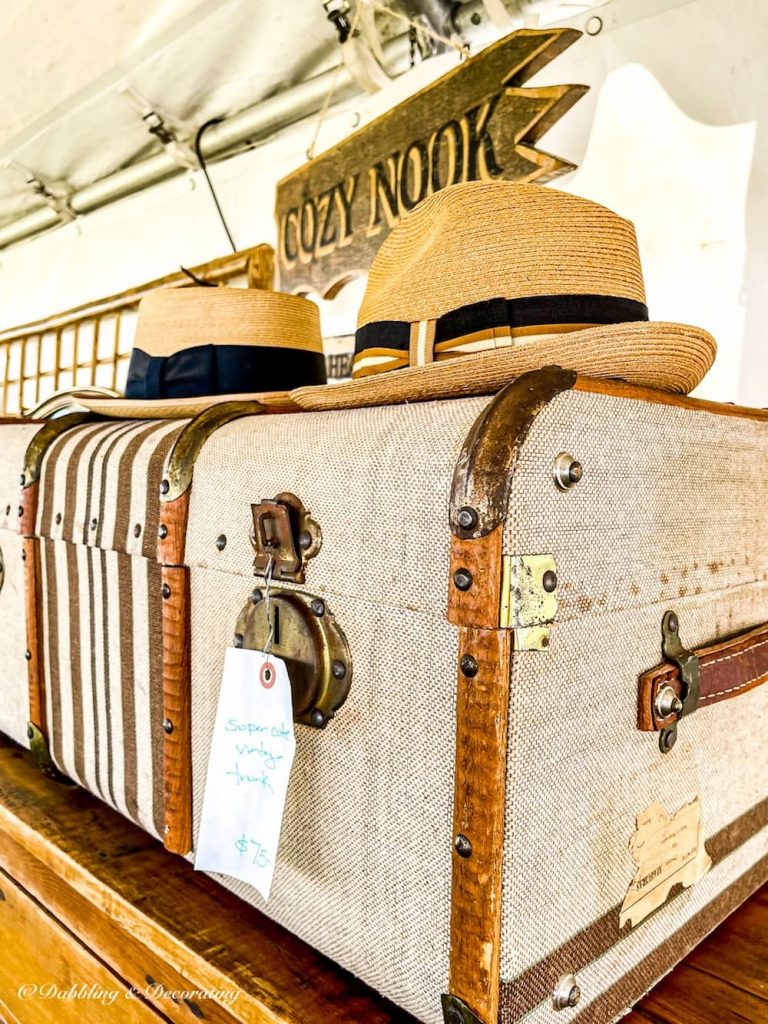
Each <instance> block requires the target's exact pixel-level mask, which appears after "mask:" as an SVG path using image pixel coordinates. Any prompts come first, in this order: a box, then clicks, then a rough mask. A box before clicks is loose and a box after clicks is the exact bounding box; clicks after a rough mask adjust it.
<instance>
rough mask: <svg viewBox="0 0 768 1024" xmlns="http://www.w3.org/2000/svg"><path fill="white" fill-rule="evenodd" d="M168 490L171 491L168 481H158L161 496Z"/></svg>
mask: <svg viewBox="0 0 768 1024" xmlns="http://www.w3.org/2000/svg"><path fill="white" fill-rule="evenodd" d="M170 489H171V483H170V480H161V481H160V493H161V494H167V493H168V491H170Z"/></svg>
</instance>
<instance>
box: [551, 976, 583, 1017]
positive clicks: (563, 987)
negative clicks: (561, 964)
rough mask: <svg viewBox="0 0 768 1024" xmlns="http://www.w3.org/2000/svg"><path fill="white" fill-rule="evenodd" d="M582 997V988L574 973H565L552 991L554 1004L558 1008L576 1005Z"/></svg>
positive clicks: (562, 1008) (563, 1008) (565, 1008)
mask: <svg viewBox="0 0 768 1024" xmlns="http://www.w3.org/2000/svg"><path fill="white" fill-rule="evenodd" d="M580 999H581V989H580V988H579V986H578V983H577V981H576V978H575V977H574V976H573V975H572V974H564V975H563V976H562V978H560V980H559V981H558V983H557V984H556V985H555V991H554V992H553V993H552V1006H553V1007H554V1008H555V1009H556V1010H567V1009H569V1008H570V1007H573V1006H576V1005H577V1004H578V1002H579V1000H580Z"/></svg>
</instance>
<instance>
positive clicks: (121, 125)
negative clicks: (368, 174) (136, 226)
mask: <svg viewBox="0 0 768 1024" xmlns="http://www.w3.org/2000/svg"><path fill="white" fill-rule="evenodd" d="M0 54H2V60H1V61H0V223H3V222H7V221H8V220H11V219H15V218H16V217H19V216H20V215H21V214H23V213H24V212H27V211H28V210H30V209H34V208H35V207H38V206H39V205H40V202H41V200H40V198H39V196H37V195H35V194H34V192H33V191H32V189H31V188H30V187H29V186H28V184H27V182H26V179H25V175H24V173H23V170H22V168H23V169H26V170H27V171H30V172H32V173H33V174H34V175H35V176H36V177H37V178H39V179H41V180H43V181H44V182H46V183H47V184H49V185H51V186H52V187H53V190H54V191H59V190H61V191H64V190H65V189H77V188H81V187H83V186H84V185H87V184H90V183H91V182H93V181H96V180H98V179H100V178H102V177H104V176H105V175H107V174H110V173H112V172H113V171H115V170H117V169H119V168H121V167H124V166H126V165H127V164H130V163H131V162H133V161H134V160H136V159H138V158H141V157H142V156H144V155H146V154H147V153H148V152H151V151H152V150H159V149H160V144H159V143H158V142H157V141H156V140H155V139H154V138H152V137H151V136H150V135H149V133H148V130H147V126H146V125H145V124H144V123H143V121H142V118H141V114H140V113H139V112H138V111H137V110H136V108H135V107H134V106H133V105H132V104H131V103H130V102H129V101H128V99H127V98H126V97H125V96H124V95H122V94H121V92H120V90H121V88H122V87H124V86H126V85H130V86H131V87H133V88H134V89H136V90H137V91H138V92H139V93H140V94H141V95H142V96H144V97H145V98H146V99H147V100H148V101H149V102H150V104H151V105H152V106H153V107H154V108H155V109H156V110H157V111H158V112H159V113H160V114H162V115H163V116H164V117H165V118H166V119H167V120H168V121H169V122H170V123H171V124H174V123H175V124H176V125H177V126H180V128H181V133H182V134H184V133H186V134H187V135H190V134H193V133H194V130H195V129H196V128H197V127H198V126H199V125H201V124H203V123H204V122H205V121H206V120H208V119H209V118H212V117H221V116H229V115H231V114H233V113H236V112H238V111H240V110H243V109H244V108H246V107H250V106H253V105H254V104H256V103H258V102H259V101H260V100H262V99H264V98H265V97H267V96H270V95H272V94H274V93H275V92H278V91H280V90H282V89H284V88H286V87H289V86H290V85H292V84H293V83H295V82H298V81H301V80H303V79H304V78H306V77H309V76H310V75H313V74H316V73H317V72H318V71H320V70H321V69H323V68H324V67H327V66H328V64H329V62H335V61H336V60H337V59H338V54H337V45H336V34H335V30H334V28H333V26H332V25H331V24H330V23H329V22H328V21H327V20H326V17H325V12H324V10H323V7H322V4H321V3H320V0H204V2H200V0H98V2H96V0H69V2H68V3H66V4H63V5H62V4H61V3H60V2H57V0H6V5H5V6H4V9H3V16H2V18H0ZM9 160H10V161H14V164H13V165H11V166H8V165H7V163H6V162H7V161H9ZM2 164H5V166H2Z"/></svg>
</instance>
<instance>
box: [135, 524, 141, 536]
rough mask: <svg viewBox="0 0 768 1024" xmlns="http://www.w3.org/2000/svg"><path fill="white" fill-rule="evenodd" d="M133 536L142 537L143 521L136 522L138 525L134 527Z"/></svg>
mask: <svg viewBox="0 0 768 1024" xmlns="http://www.w3.org/2000/svg"><path fill="white" fill-rule="evenodd" d="M133 536H134V537H140V536H141V523H136V525H135V526H134V528H133Z"/></svg>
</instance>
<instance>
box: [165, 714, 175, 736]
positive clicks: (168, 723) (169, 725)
mask: <svg viewBox="0 0 768 1024" xmlns="http://www.w3.org/2000/svg"><path fill="white" fill-rule="evenodd" d="M163 729H164V730H165V731H166V732H167V733H168V735H169V736H170V735H171V733H172V732H173V722H172V721H171V720H170V718H166V720H165V721H164V722H163Z"/></svg>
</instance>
